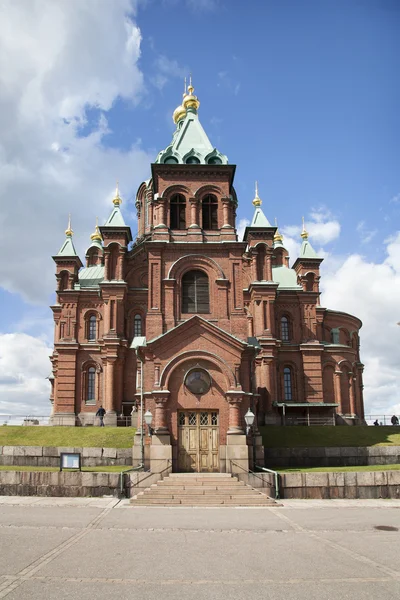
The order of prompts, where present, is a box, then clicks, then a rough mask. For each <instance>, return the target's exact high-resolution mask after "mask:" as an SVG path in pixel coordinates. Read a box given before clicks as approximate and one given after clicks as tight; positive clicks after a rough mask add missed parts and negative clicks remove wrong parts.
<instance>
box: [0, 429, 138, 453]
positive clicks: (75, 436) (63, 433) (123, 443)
mask: <svg viewBox="0 0 400 600" xmlns="http://www.w3.org/2000/svg"><path fill="white" fill-rule="evenodd" d="M135 431H136V430H135V429H134V428H133V427H49V426H47V427H41V426H40V425H31V426H26V427H24V426H22V425H20V426H12V425H4V426H1V427H0V446H64V447H65V446H69V447H74V448H83V447H84V448H93V447H97V448H130V447H131V446H133V438H134V435H135Z"/></svg>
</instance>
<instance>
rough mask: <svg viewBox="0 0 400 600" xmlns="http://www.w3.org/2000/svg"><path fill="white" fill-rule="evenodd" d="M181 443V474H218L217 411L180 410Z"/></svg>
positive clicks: (179, 428) (179, 460) (179, 456)
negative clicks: (189, 472)
mask: <svg viewBox="0 0 400 600" xmlns="http://www.w3.org/2000/svg"><path fill="white" fill-rule="evenodd" d="M178 444H179V447H178V471H193V472H196V473H201V472H203V473H204V472H208V473H212V472H218V471H219V415H218V411H206V410H188V411H179V412H178Z"/></svg>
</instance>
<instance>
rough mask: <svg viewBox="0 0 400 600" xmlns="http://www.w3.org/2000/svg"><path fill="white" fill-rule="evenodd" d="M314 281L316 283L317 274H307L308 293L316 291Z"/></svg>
mask: <svg viewBox="0 0 400 600" xmlns="http://www.w3.org/2000/svg"><path fill="white" fill-rule="evenodd" d="M314 281H315V273H307V275H306V291H307V292H313V291H314Z"/></svg>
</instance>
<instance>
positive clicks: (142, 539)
mask: <svg viewBox="0 0 400 600" xmlns="http://www.w3.org/2000/svg"><path fill="white" fill-rule="evenodd" d="M399 530H400V501H384V500H382V501H357V500H356V501H332V500H331V501H329V500H328V501H307V500H306V501H285V502H284V503H283V506H279V507H273V508H261V509H260V508H250V509H246V508H241V509H238V508H209V509H207V508H157V507H150V508H145V507H138V508H132V507H130V506H129V504H128V503H127V502H126V501H123V502H120V503H118V501H116V500H111V499H97V500H95V499H67V498H64V499H55V498H54V499H52V498H1V497H0V555H1V561H0V598H7V599H8V600H28V599H29V600H43V598H45V599H46V600H52V599H57V600H64V599H65V600H66V599H68V600H73V599H79V600H86V599H87V600H94V599H95V600H106V599H113V600H115V598H118V599H119V600H125V599H126V600H128V599H129V600H132V599H136V598H137V599H139V598H140V600H150V599H151V600H153V599H155V598H163V599H166V600H170V599H175V598H176V599H177V598H179V599H182V598H183V599H184V600H192V599H193V600H194V599H196V600H203V599H204V600H206V599H207V600H222V599H225V598H229V600H242V599H243V600H244V599H246V600H247V599H248V598H251V599H252V600H258V599H263V600H270V599H271V600H272V599H273V600H283V599H285V600H294V599H296V600H303V599H304V600H306V599H307V600H314V599H318V600H327V599H329V600H337V599H347V598H349V599H350V598H351V600H358V599H360V600H361V599H362V600H372V599H373V600H378V599H379V600H391V599H393V600H394V599H395V600H399V599H400V531H399Z"/></svg>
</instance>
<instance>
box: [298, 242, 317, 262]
mask: <svg viewBox="0 0 400 600" xmlns="http://www.w3.org/2000/svg"><path fill="white" fill-rule="evenodd" d="M299 258H321V257H320V256H318V255H317V253H316V252H315V250H314V248H313V247H312V246H311V244H310V242H309V241H308V239H307V238H306V239H304V240H303V242H302V244H301V248H300V254H299Z"/></svg>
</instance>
